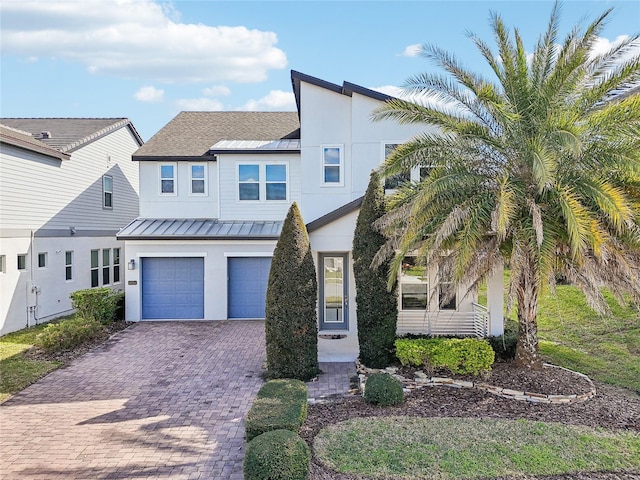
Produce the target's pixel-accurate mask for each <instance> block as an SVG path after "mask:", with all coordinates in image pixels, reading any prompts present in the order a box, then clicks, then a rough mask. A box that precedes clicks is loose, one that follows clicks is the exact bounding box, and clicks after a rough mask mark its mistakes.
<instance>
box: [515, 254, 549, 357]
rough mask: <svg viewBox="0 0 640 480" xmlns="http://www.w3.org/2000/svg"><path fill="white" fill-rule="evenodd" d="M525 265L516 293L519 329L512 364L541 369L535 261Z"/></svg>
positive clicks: (532, 260)
mask: <svg viewBox="0 0 640 480" xmlns="http://www.w3.org/2000/svg"><path fill="white" fill-rule="evenodd" d="M526 263H527V264H526V265H525V266H524V268H523V269H522V270H521V271H520V277H519V278H518V288H517V291H516V298H517V302H518V323H519V327H518V343H517V344H516V357H515V360H514V362H515V364H516V365H519V366H522V367H526V368H533V369H541V368H542V359H541V358H540V351H539V348H538V322H537V315H538V293H539V281H538V275H537V272H536V267H535V260H534V259H532V258H530V259H529V260H528V261H527V262H526Z"/></svg>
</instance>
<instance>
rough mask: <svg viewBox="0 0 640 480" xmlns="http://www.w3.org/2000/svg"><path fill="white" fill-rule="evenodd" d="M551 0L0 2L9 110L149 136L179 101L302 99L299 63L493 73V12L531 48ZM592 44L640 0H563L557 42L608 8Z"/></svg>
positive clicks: (226, 103)
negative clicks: (482, 48)
mask: <svg viewBox="0 0 640 480" xmlns="http://www.w3.org/2000/svg"><path fill="white" fill-rule="evenodd" d="M552 6H553V2H552V1H546V0H536V1H518V0H510V1H483V0H477V1H471V0H467V1H455V0H453V1H443V0H440V1H427V0H423V1H417V0H414V1H328V0H325V1H304V0H298V1H261V2H252V1H241V0H236V1H206V0H200V1H196V0H174V1H172V2H167V1H152V0H39V1H32V0H1V1H0V35H1V36H0V52H1V56H0V115H1V116H2V117H128V118H130V119H131V121H132V122H133V124H134V125H135V127H136V128H137V130H138V131H139V132H140V134H141V136H142V138H143V140H145V141H146V140H148V139H149V138H151V136H153V135H154V134H155V133H156V132H157V131H158V130H160V129H161V128H162V127H163V126H164V125H165V124H167V123H168V122H169V121H170V120H171V119H172V118H173V117H174V116H175V115H177V114H178V113H179V112H180V111H182V110H261V111H264V110H273V111H284V110H295V101H294V98H293V93H292V90H291V74H290V72H291V70H297V71H300V72H302V73H305V74H307V75H311V76H313V77H318V78H321V79H323V80H326V81H329V82H332V83H336V84H342V82H343V81H348V82H351V83H355V84H357V85H360V86H363V87H367V88H371V89H375V90H379V91H382V92H384V93H388V94H391V95H398V94H399V87H400V86H401V85H402V84H403V82H404V81H405V80H406V79H407V78H408V77H409V76H411V75H415V74H419V73H423V72H432V73H442V72H441V71H440V70H438V68H437V67H436V66H435V65H434V64H433V63H432V62H431V61H430V60H428V59H426V58H424V57H422V56H420V55H419V54H418V51H419V46H420V45H424V44H430V45H436V46H438V47H441V48H444V49H446V50H447V51H449V52H451V53H453V54H454V55H455V56H456V57H457V58H458V59H459V60H460V62H461V63H462V64H463V65H464V66H465V67H466V68H468V69H470V70H472V71H474V72H477V73H480V74H482V75H485V76H486V77H487V78H491V76H490V72H489V71H488V70H487V67H486V62H484V60H483V59H481V57H480V54H479V52H478V51H477V50H476V49H475V47H474V46H473V44H472V42H471V40H470V39H469V37H468V34H469V32H471V33H473V34H475V35H477V36H479V37H480V38H483V39H484V40H486V41H487V42H489V43H490V44H491V45H493V43H492V40H493V39H492V35H491V31H490V22H489V20H490V14H491V12H496V13H499V14H500V15H501V16H502V18H503V20H504V21H505V23H506V25H507V26H508V27H509V28H517V29H518V30H519V32H520V34H521V35H522V38H523V40H524V43H525V46H526V48H527V49H528V50H533V48H534V46H535V43H536V40H537V38H538V36H539V35H540V34H541V33H542V32H543V31H544V30H545V29H546V26H547V23H548V19H549V15H550V12H551V9H552ZM610 7H613V9H614V10H613V13H612V15H611V17H610V19H609V22H608V23H607V26H606V28H605V29H604V30H603V32H602V34H601V38H600V39H599V42H598V44H597V45H596V48H600V49H606V48H607V47H609V46H611V45H612V44H613V43H615V42H616V40H618V39H619V38H620V37H622V36H630V35H635V34H638V33H640V2H639V1H637V0H626V1H610V0H581V1H577V0H573V1H572V0H566V1H565V2H564V3H562V10H561V12H562V14H561V24H560V27H561V29H560V33H561V35H560V39H563V38H564V36H565V35H566V34H567V33H568V32H569V31H570V29H571V28H573V27H574V26H575V25H576V24H580V25H582V26H586V25H587V24H588V22H590V21H592V20H594V19H595V18H596V17H597V16H598V15H600V14H601V13H602V12H604V11H605V10H606V9H608V8H610Z"/></svg>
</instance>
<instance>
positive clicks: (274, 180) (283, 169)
mask: <svg viewBox="0 0 640 480" xmlns="http://www.w3.org/2000/svg"><path fill="white" fill-rule="evenodd" d="M265 169H266V175H265V177H266V179H267V183H266V198H267V200H286V199H287V166H286V165H265Z"/></svg>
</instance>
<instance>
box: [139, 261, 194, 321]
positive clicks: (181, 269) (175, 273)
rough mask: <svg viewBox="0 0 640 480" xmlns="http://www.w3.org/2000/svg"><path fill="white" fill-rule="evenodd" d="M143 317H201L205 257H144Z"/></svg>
mask: <svg viewBox="0 0 640 480" xmlns="http://www.w3.org/2000/svg"><path fill="white" fill-rule="evenodd" d="M142 318H143V319H165V318H189V319H200V318H204V259H203V258H201V257H200V258H191V257H186V258H143V259H142Z"/></svg>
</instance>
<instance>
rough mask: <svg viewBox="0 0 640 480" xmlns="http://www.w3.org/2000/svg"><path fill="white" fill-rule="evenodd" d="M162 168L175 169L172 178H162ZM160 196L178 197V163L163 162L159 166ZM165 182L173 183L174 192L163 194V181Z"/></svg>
mask: <svg viewBox="0 0 640 480" xmlns="http://www.w3.org/2000/svg"><path fill="white" fill-rule="evenodd" d="M162 167H171V168H172V169H173V176H172V177H163V176H162ZM158 179H159V182H158V194H159V195H160V196H162V197H175V196H177V195H178V164H177V163H176V162H163V163H159V164H158ZM163 180H171V181H172V182H173V191H172V192H163V191H162V181H163Z"/></svg>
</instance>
